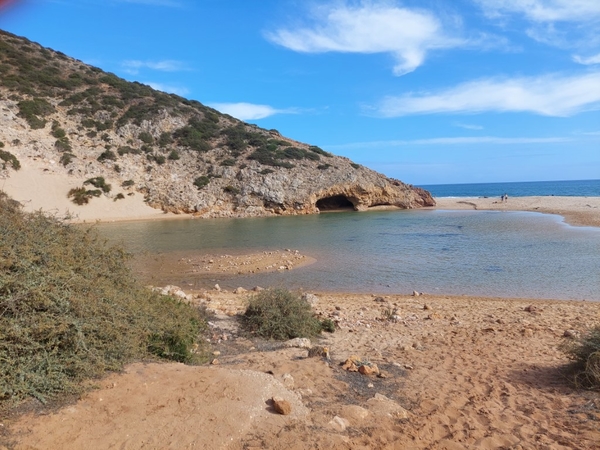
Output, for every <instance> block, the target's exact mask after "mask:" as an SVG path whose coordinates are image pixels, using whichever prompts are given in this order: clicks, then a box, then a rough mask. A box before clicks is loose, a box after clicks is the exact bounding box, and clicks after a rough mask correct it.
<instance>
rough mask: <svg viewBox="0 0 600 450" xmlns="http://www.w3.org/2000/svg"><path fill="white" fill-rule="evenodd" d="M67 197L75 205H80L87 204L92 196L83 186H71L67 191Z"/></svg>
mask: <svg viewBox="0 0 600 450" xmlns="http://www.w3.org/2000/svg"><path fill="white" fill-rule="evenodd" d="M67 197H68V198H70V199H71V201H72V202H73V203H75V204H76V205H79V206H82V205H87V204H88V203H89V202H90V198H91V197H92V194H91V191H88V190H87V189H86V188H84V187H78V188H72V189H71V190H70V191H69V192H68V193H67Z"/></svg>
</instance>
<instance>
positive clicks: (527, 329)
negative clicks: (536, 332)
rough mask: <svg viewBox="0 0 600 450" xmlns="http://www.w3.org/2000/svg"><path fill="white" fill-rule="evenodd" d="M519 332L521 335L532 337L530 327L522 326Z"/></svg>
mask: <svg viewBox="0 0 600 450" xmlns="http://www.w3.org/2000/svg"><path fill="white" fill-rule="evenodd" d="M521 334H522V335H523V337H532V336H533V330H532V329H531V328H524V329H523V330H521Z"/></svg>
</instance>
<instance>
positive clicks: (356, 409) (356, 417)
mask: <svg viewBox="0 0 600 450" xmlns="http://www.w3.org/2000/svg"><path fill="white" fill-rule="evenodd" d="M340 414H341V415H342V417H347V418H348V419H349V420H350V421H352V422H360V421H362V420H365V419H366V418H367V416H368V415H369V410H368V409H365V408H363V407H362V406H358V405H346V406H343V407H342V409H341V411H340Z"/></svg>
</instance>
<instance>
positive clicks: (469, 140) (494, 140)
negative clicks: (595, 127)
mask: <svg viewBox="0 0 600 450" xmlns="http://www.w3.org/2000/svg"><path fill="white" fill-rule="evenodd" d="M570 141H572V139H571V138H565V137H549V138H540V137H532V138H524V137H515V138H502V137H496V136H481V137H472V136H460V137H440V138H429V139H412V140H390V141H371V142H353V143H349V144H339V145H327V149H328V150H340V149H366V148H382V147H383V148H389V147H405V146H413V145H462V146H464V145H481V144H498V145H523V144H556V143H563V142H570Z"/></svg>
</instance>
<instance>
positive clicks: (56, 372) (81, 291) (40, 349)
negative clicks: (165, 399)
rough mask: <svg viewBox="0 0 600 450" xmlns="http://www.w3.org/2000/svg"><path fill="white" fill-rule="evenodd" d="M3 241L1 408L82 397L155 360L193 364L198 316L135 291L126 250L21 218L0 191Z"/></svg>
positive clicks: (92, 235) (35, 216) (42, 220)
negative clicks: (99, 381)
mask: <svg viewBox="0 0 600 450" xmlns="http://www.w3.org/2000/svg"><path fill="white" fill-rule="evenodd" d="M0 236H1V237H2V238H1V239H0V255H2V257H1V258H0V310H1V311H2V314H1V315H0V335H1V339H0V410H2V411H4V410H6V409H7V408H9V407H11V406H14V405H15V404H17V403H18V402H19V401H21V400H24V399H26V398H34V397H35V398H37V399H38V400H40V401H42V402H45V401H47V400H48V399H53V398H56V397H57V396H59V395H60V394H63V393H77V392H81V391H82V390H83V383H82V382H84V381H85V380H87V379H92V378H96V377H99V376H101V375H102V374H104V373H105V372H106V371H113V370H121V369H122V367H123V366H124V364H126V363H129V362H131V361H135V360H142V359H148V358H151V357H153V355H155V356H157V357H161V358H167V359H171V360H175V361H183V362H190V361H192V362H193V359H194V358H197V356H196V355H197V353H196V354H195V353H193V351H194V347H195V344H196V342H197V341H198V338H199V337H200V333H201V331H202V330H203V327H204V325H203V324H204V323H205V322H204V319H203V318H202V316H201V315H200V314H199V311H198V310H197V309H195V308H193V307H191V306H189V305H187V304H184V303H181V302H179V301H177V300H175V299H173V298H171V297H166V296H162V295H160V294H158V293H154V292H151V291H149V290H147V289H146V288H144V287H142V286H141V285H140V284H138V283H137V282H136V281H135V279H134V277H133V276H132V274H131V271H130V269H129V268H128V264H127V261H128V256H127V254H126V253H125V252H124V250H123V249H122V248H120V247H114V246H109V245H107V244H106V243H105V241H104V239H101V238H100V237H99V236H98V234H97V233H96V232H95V231H94V230H93V229H86V228H83V227H79V226H71V225H68V224H65V223H63V222H61V221H60V220H58V219H55V218H51V217H46V216H44V215H43V214H42V213H41V212H36V213H31V214H24V213H23V212H22V211H21V210H20V208H19V206H17V204H16V202H14V201H11V200H10V199H8V198H7V196H6V195H4V194H0ZM201 342H202V341H200V342H199V343H200V344H201ZM87 386H89V383H88V384H87Z"/></svg>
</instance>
